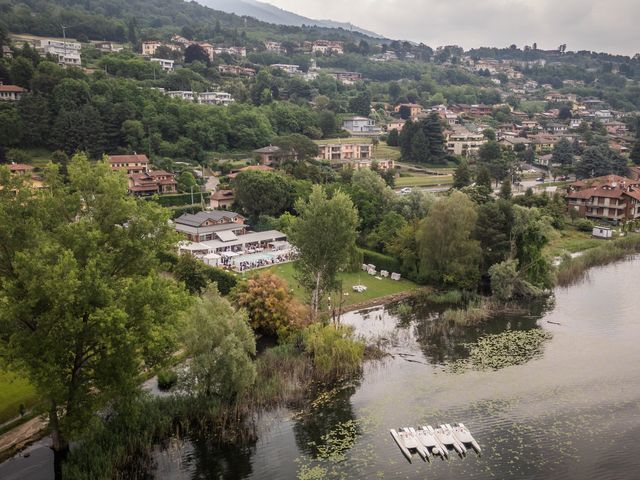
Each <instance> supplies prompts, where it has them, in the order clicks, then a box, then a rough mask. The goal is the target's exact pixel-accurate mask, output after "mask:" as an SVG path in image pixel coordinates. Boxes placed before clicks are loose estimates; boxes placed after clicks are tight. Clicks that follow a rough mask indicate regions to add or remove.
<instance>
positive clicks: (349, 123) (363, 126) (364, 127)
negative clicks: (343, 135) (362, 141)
mask: <svg viewBox="0 0 640 480" xmlns="http://www.w3.org/2000/svg"><path fill="white" fill-rule="evenodd" d="M342 128H344V129H345V130H346V131H348V132H349V133H352V134H361V135H363V134H364V135H377V134H379V133H381V132H382V129H381V128H380V127H378V126H376V122H374V121H373V120H371V119H370V118H367V117H349V118H345V119H344V120H343V122H342Z"/></svg>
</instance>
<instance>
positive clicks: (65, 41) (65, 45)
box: [60, 25, 69, 64]
mask: <svg viewBox="0 0 640 480" xmlns="http://www.w3.org/2000/svg"><path fill="white" fill-rule="evenodd" d="M60 28H62V39H63V42H62V48H63V49H64V58H63V59H62V63H65V64H66V61H67V28H69V27H65V26H64V25H60Z"/></svg>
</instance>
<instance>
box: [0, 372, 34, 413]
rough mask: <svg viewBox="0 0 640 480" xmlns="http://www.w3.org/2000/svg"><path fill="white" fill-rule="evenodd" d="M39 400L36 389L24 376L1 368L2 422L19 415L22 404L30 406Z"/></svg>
mask: <svg viewBox="0 0 640 480" xmlns="http://www.w3.org/2000/svg"><path fill="white" fill-rule="evenodd" d="M37 401H38V397H37V396H36V391H35V389H34V388H33V387H32V386H31V385H30V384H29V382H27V381H26V380H24V379H23V378H20V377H18V376H16V375H14V374H12V373H10V372H6V371H4V370H0V423H4V422H6V421H8V420H11V419H12V418H14V417H17V416H18V415H19V413H20V404H24V406H25V408H27V409H28V408H30V407H32V406H33V405H35V404H36V403H37Z"/></svg>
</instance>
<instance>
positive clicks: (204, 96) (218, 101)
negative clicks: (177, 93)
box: [197, 92, 235, 105]
mask: <svg viewBox="0 0 640 480" xmlns="http://www.w3.org/2000/svg"><path fill="white" fill-rule="evenodd" d="M234 101H235V100H234V99H233V97H232V96H231V94H230V93H227V92H202V93H198V94H197V102H198V103H202V104H205V105H229V104H231V103H233V102H234Z"/></svg>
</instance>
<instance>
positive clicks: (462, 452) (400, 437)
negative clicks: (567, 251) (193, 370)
mask: <svg viewBox="0 0 640 480" xmlns="http://www.w3.org/2000/svg"><path fill="white" fill-rule="evenodd" d="M389 432H390V433H391V437H392V438H393V440H394V441H395V442H396V445H398V448H399V449H400V451H401V452H402V455H404V457H405V458H406V459H407V461H408V462H409V463H411V462H412V460H413V455H414V454H418V456H419V457H420V458H422V460H424V461H425V462H427V461H429V462H430V461H431V458H432V457H433V458H435V457H440V458H441V459H442V460H445V459H447V458H449V453H451V452H457V453H458V456H460V458H464V457H465V456H466V454H467V451H469V450H470V449H473V450H474V451H475V452H476V453H477V454H478V455H480V454H481V452H482V450H481V449H480V444H479V443H478V442H477V441H476V439H475V438H473V435H471V431H470V430H469V429H468V428H467V427H466V426H465V425H464V424H463V423H455V424H453V425H451V424H449V423H443V424H440V425H438V426H437V427H435V428H434V427H432V426H431V425H423V426H421V427H418V428H417V429H416V428H414V427H400V428H398V429H394V428H392V429H390V430H389Z"/></svg>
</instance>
